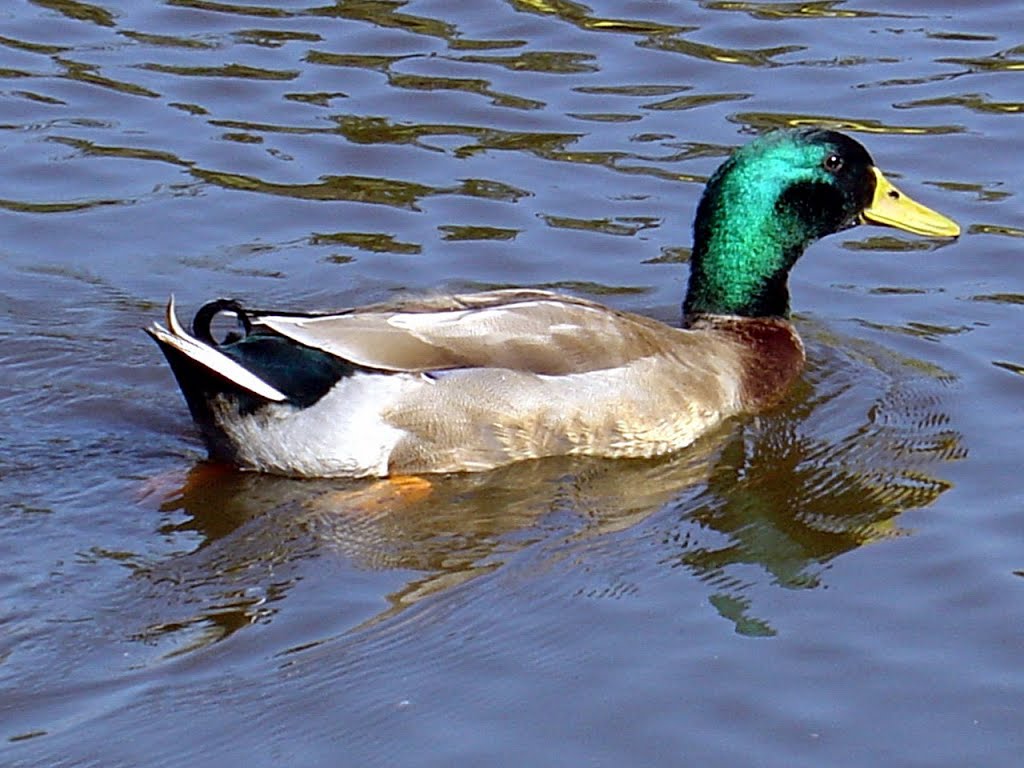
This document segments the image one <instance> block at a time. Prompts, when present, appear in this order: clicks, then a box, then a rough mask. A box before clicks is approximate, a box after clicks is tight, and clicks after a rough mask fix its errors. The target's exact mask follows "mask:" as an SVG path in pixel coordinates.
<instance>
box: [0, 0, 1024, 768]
mask: <svg viewBox="0 0 1024 768" xmlns="http://www.w3.org/2000/svg"><path fill="white" fill-rule="evenodd" d="M1022 25H1024V12H1022V10H1021V9H1020V7H1019V6H1017V5H1016V4H1013V3H1010V2H1007V1H1006V0H1003V1H1002V2H979V3H973V4H963V3H953V2H933V1H925V0H919V1H917V2H904V3H888V4H882V3H879V2H877V0H863V1H862V2H841V1H837V0H832V1H829V2H804V3H800V2H792V3H791V2H781V3H756V2H717V1H715V2H711V1H710V0H705V1H704V2H700V3H694V2H678V3H666V2H655V1H654V0H639V1H636V2H635V1H633V0H608V1H607V2H600V3H591V4H590V5H584V4H582V3H578V2H570V1H568V0H507V2H489V1H488V2H476V3H456V2H450V1H445V0H422V1H420V2H416V1H413V2H398V1H388V0H352V1H346V0H336V2H334V3H329V2H326V3H323V4H321V5H316V4H308V3H306V2H303V1H302V0H294V1H293V2H286V1H285V0H280V1H279V2H270V1H269V0H268V1H267V2H258V1H254V2H240V3H230V2H205V1H204V0H165V1H164V2H156V1H155V0H150V1H149V2H128V0H119V1H116V0H103V1H102V2H98V3H86V2H76V1H75V0H31V1H25V0H17V1H16V2H13V3H8V4H7V5H6V6H5V7H4V8H3V9H2V10H0V82H2V92H0V145H2V148H3V152H2V153H0V168H2V177H0V178H2V179H3V181H2V182H0V187H2V189H0V232H2V236H3V239H2V241H0V360H2V368H0V402H2V404H3V408H2V412H0V434H2V435H3V438H2V440H3V442H2V447H3V451H2V452H0V478H2V482H0V500H2V503H0V558H2V562H3V563H4V567H3V569H2V571H0V606H2V614H0V615H2V619H0V621H2V622H3V628H4V632H3V635H2V638H0V690H2V696H0V740H2V741H0V762H2V763H3V764H4V765H10V766H40V765H68V766H70V765H74V766H80V765H81V766H84V765H97V766H99V765H102V766H136V765H160V766H177V765H182V766H185V765H187V766H204V765H211V766H212V765H224V764H234V763H235V762H238V761H239V760H244V762H245V763H246V764H247V765H250V766H264V765H265V766H278V765H289V766H315V765H325V766H326V765H331V766H333V765H360V766H369V765H381V766H384V765H387V766H393V765H403V766H412V765H416V766H421V765H422V766H427V765H437V766H450V765H454V764H460V765H505V764H523V765H594V766H598V765H609V766H611V765H614V766H629V765H644V766H678V765H691V764H693V765H703V766H740V765H758V766H824V765H828V766H851V767H853V766H858V767H859V766H865V765H885V766H929V768H932V767H934V766H951V767H952V766H957V767H958V768H962V766H967V765H978V766H981V765H983V766H987V767H991V766H1016V765H1019V764H1020V754H1021V751H1022V749H1024V728H1022V726H1021V722H1022V721H1021V711H1022V708H1024V665H1022V663H1021V651H1022V647H1024V642H1022V626H1024V622H1022V619H1024V583H1022V579H1021V575H1022V574H1024V570H1022V569H1024V554H1022V545H1024V518H1022V517H1021V516H1020V511H1021V506H1022V504H1024V492H1022V485H1021V481H1020V477H1019V476H1020V464H1021V455H1022V452H1021V448H1020V437H1019V436H1020V434H1021V428H1022V414H1021V408H1020V403H1021V398H1022V396H1024V380H1022V378H1021V375H1022V374H1024V353H1022V351H1021V344H1020V331H1019V329H1020V325H1021V311H1022V308H1024V268H1022V267H1021V266H1020V264H1021V261H1020V251H1021V248H1022V245H1024V241H1022V240H1021V238H1022V237H1024V224H1022V215H1021V214H1022V205H1021V197H1020V194H1019V192H1018V187H1019V186H1020V180H1021V178H1024V161H1022V160H1021V152H1020V139H1019V137H1020V135H1021V123H1020V121H1021V119H1022V118H1021V112H1022V111H1024V102H1022V101H1021V77H1022V72H1024V46H1021V44H1020V39H1019V36H1018V34H1017V32H1015V31H1014V30H1019V29H1020V28H1022ZM807 124H813V125H826V126H831V127H839V128H841V129H843V130H847V131H849V132H851V133H853V134H854V135H856V136H857V137H858V138H860V139H861V140H862V141H863V142H864V143H865V144H867V145H868V147H869V149H870V150H871V151H872V152H873V154H874V156H875V158H876V160H877V161H878V163H879V165H880V166H881V167H883V168H884V169H885V170H886V172H887V173H888V174H890V175H891V176H894V177H896V178H899V179H900V182H899V183H900V185H901V186H902V187H904V188H905V189H906V190H907V191H908V192H910V193H911V194H912V195H913V196H914V197H916V198H919V199H921V200H922V201H923V202H925V203H927V204H929V205H932V206H934V207H936V208H938V209H940V210H942V211H943V212H945V213H948V214H950V215H952V216H953V217H954V218H956V219H957V220H958V221H960V223H961V224H962V225H963V227H964V233H965V234H964V236H963V237H962V238H961V239H960V240H959V241H957V242H956V243H952V244H940V243H938V242H937V241H929V240H927V239H921V238H915V237H912V236H909V235H908V236H903V235H901V234H896V233H894V232H893V231H891V230H887V231H883V230H875V229H869V228H862V229H858V230H853V231H850V232H847V233H844V234H842V235H839V236H835V237H832V238H831V239H829V240H827V241H825V242H823V243H820V244H818V245H817V246H815V247H814V248H813V249H812V250H811V252H810V253H809V254H808V256H807V258H806V259H805V260H804V261H803V262H801V264H800V265H799V266H798V268H797V270H796V273H795V274H794V278H793V294H794V305H795V307H796V309H797V312H798V325H799V328H800V330H801V333H802V334H803V336H804V338H805V340H806V342H807V346H808V353H809V368H808V371H807V373H806V375H805V376H804V377H803V379H802V380H801V382H800V383H799V385H798V386H797V387H796V388H795V390H794V391H793V392H792V393H791V396H790V397H789V399H788V400H787V402H786V403H785V404H784V405H783V407H781V408H779V409H778V410H777V411H775V412H773V413H771V414H768V415H767V416H764V417H761V418H759V419H749V420H746V421H740V422H736V423H732V424H729V425H727V426H726V427H725V428H723V429H722V430H720V431H719V432H717V433H715V434H713V435H709V436H708V437H707V439H705V440H704V441H702V443H701V444H700V445H698V446H697V447H695V449H694V450H692V451H690V452H688V453H687V454H686V455H683V456H680V457H676V458H674V459H672V460H666V461H661V462H656V463H629V462H625V463H618V464H616V463H605V462H567V461H550V462H540V463H536V464H528V465H523V466H516V467H511V468H508V469H505V470H502V471H498V472H494V473H491V474H487V475H479V476H472V477H452V478H446V479H440V480H438V481H437V482H436V484H435V486H434V487H433V488H432V489H431V490H430V491H429V492H426V491H424V489H423V488H422V487H420V486H418V485H415V484H409V485H405V486H400V487H397V488H396V487H393V486H389V485H381V484H375V483H339V482H299V481H292V480H285V479H280V478H269V477H260V476H255V475H246V474H237V473H233V472H230V471H224V470H222V469H218V468H216V467H209V466H207V465H205V464H203V463H202V462H201V460H200V459H201V456H202V450H201V446H200V443H199V441H198V438H197V436H196V434H195V432H194V431H193V428H192V426H191V422H190V419H189V417H188V413H187V410H186V408H185V406H184V403H183V401H182V399H181V397H180V395H179V394H178V392H177V389H176V387H175V385H174V383H173V380H172V378H171V376H170V373H169V372H168V370H167V369H166V367H165V365H164V363H163V360H162V358H161V357H160V354H159V352H158V350H157V349H156V348H155V347H154V346H153V345H152V343H151V342H150V341H149V340H148V339H147V338H146V337H145V336H144V335H143V334H142V333H141V332H140V331H139V328H140V327H141V326H143V325H146V324H148V323H149V322H150V321H151V320H153V319H154V318H156V317H157V316H158V315H159V312H160V307H161V305H162V303H163V302H164V301H165V300H166V297H167V296H168V294H170V293H171V292H174V293H175V294H176V296H177V299H178V301H179V303H180V304H181V305H183V306H184V307H185V309H186V311H188V310H189V309H191V308H194V307H195V306H197V305H198V303H200V302H201V301H204V300H206V299H208V298H211V297H213V296H218V295H231V296H236V297H240V298H243V299H247V300H249V301H251V302H253V303H258V304H260V305H280V304H284V305H288V306H294V307H296V308H318V307H319V308H324V307H333V306H345V305H350V304H352V303H358V302H364V301H369V300H375V299H381V298H385V297H388V296H390V295H393V294H394V293H396V292H400V291H407V290H412V291H416V290H419V291H423V290H445V289H459V288H467V287H491V286H505V285H520V286H548V287H556V288H559V289H562V290H566V291H571V292H575V293H577V294H580V295H584V296H591V297H593V296H597V297H599V298H600V299H601V300H603V301H605V302H607V303H610V304H612V305H614V306H617V307H622V308H626V309H630V310H636V311H641V312H645V313H648V314H652V315H655V316H657V317H660V318H663V319H665V320H667V321H672V320H674V319H675V318H676V317H677V316H678V303H679V300H680V298H681V296H682V292H683V288H684V285H685V278H686V266H685V261H686V258H687V255H688V246H689V241H690V236H689V223H690V219H691V216H692V214H693V209H694V207H695V204H696V200H697V197H698V195H699V194H700V191H701V183H702V181H703V179H704V178H706V176H707V174H709V173H710V172H711V171H712V170H713V169H714V167H715V166H716V165H717V164H718V163H719V162H720V161H721V159H722V157H723V156H724V155H725V154H726V153H727V152H728V151H729V149H730V148H731V147H733V146H735V145H737V144H739V143H742V142H744V141H746V140H747V139H748V138H749V136H750V135H752V134H753V133H756V132H758V131H761V130H764V129H767V128H770V127H773V126H784V125H807Z"/></svg>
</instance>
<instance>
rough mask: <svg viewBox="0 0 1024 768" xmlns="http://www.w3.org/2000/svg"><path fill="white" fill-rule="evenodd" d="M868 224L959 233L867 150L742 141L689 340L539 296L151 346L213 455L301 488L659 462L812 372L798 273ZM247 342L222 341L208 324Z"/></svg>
mask: <svg viewBox="0 0 1024 768" xmlns="http://www.w3.org/2000/svg"><path fill="white" fill-rule="evenodd" d="M862 222H871V223H874V224H881V225H886V226H891V227H898V228H900V229H904V230H907V231H909V232H914V233H917V234H921V235H927V236H934V237H956V236H957V235H959V233H960V229H959V227H958V226H957V224H956V223H955V222H953V221H952V220H950V219H948V218H946V217H945V216H943V215H941V214H939V213H937V212H935V211H932V210H930V209H928V208H926V207H924V206H923V205H920V204H919V203H916V202H914V201H913V200H911V199H910V198H909V197H907V196H906V195H904V194H903V193H902V192H900V191H899V190H897V189H896V188H895V187H894V186H893V185H892V184H891V183H890V182H889V181H888V180H887V179H886V178H885V177H884V176H883V175H882V173H881V171H879V170H878V168H877V167H876V166H875V165H874V162H873V161H872V159H871V156H870V155H869V154H868V152H867V150H866V149H865V148H864V147H863V146H862V145H861V144H859V143H858V142H857V141H855V140H853V139H851V138H850V137H848V136H845V135H843V134H840V133H836V132H833V131H827V130H796V131H776V132H773V133H770V134H767V135H765V136H762V137H760V138H758V139H755V140H754V141H752V142H750V143H749V144H747V145H746V146H743V147H741V148H740V149H738V150H737V151H736V152H734V153H733V154H732V156H731V157H730V158H729V159H728V160H726V161H725V162H724V163H723V164H722V166H721V167H720V168H719V169H718V170H717V171H716V172H715V173H714V175H713V176H712V177H711V179H710V181H709V182H708V184H707V187H706V189H705V191H704V194H703V196H702V197H701V200H700V203H699V205H698V206H697V214H696V219H695V222H694V226H693V252H692V257H691V260H690V275H689V284H688V286H687V292H686V298H685V301H684V303H683V320H682V324H681V327H671V326H668V325H665V324H663V323H660V322H657V321H655V320H652V319H649V318H647V317H642V316H640V315H636V314H631V313H628V312H621V311H618V310H615V309H611V308H609V307H606V306H602V305H601V304H598V303H595V302H593V301H588V300H586V299H582V298H576V297H572V296H564V295H560V294H557V293H551V292H548V291H541V290H495V291H485V292H482V293H472V294H464V295H453V296H444V297H430V298H423V299H405V300H401V301H398V302H392V303H385V304H374V305H370V306H363V307H357V308H355V309H347V310H344V311H340V312H331V313H305V312H280V311H267V310H256V309H250V308H247V307H245V306H243V305H241V304H240V303H238V302H236V301H231V300H225V299H220V300H217V301H214V302H211V303H208V304H206V305H205V306H203V307H202V308H201V309H200V310H199V311H198V312H197V314H196V316H195V319H194V320H193V322H192V332H191V333H189V332H187V331H186V330H185V329H184V328H183V327H182V326H181V325H180V323H179V322H178V320H177V318H176V316H175V308H174V302H173V297H172V299H171V302H170V303H169V304H168V307H167V319H166V323H167V327H166V328H165V327H163V326H161V325H159V324H156V323H154V324H153V325H152V326H150V327H149V328H147V329H146V330H147V332H148V333H149V334H150V335H151V336H152V337H153V338H154V339H155V340H156V342H157V343H158V344H159V345H160V348H161V349H162V350H163V353H164V355H165V356H166V357H167V360H168V362H169V363H170V366H171V369H172V371H173V372H174V375H175V377H176V378H177V380H178V384H179V385H180V387H181V389H182V392H183V393H184V395H185V400H186V401H187V403H188V406H189V409H190V410H191V412H192V416H193V418H194V419H195V421H196V423H197V424H198V426H199V428H200V430H201V432H202V436H203V438H204V440H205V442H206V444H207V447H208V449H209V453H210V456H211V458H213V459H216V460H226V461H229V462H233V463H235V464H236V465H238V466H240V467H243V468H247V469H253V470H260V471H265V472H273V473H278V474H286V475H297V476H318V477H325V476H344V477H362V476H387V475H392V474H403V475H407V474H421V473H435V472H463V471H480V470H487V469H491V468H494V467H497V466H500V465H503V464H507V463H510V462H514V461H519V460H524V459H535V458H540V457H547V456H556V455H584V456H601V457H609V458H641V457H654V456H658V455H661V454H666V453H669V452H672V451H677V450H679V449H681V448H684V447H686V446H687V445H689V444H691V443H692V442H693V441H694V440H695V439H696V438H697V437H698V436H700V435H701V434H702V433H704V432H706V431H707V430H709V429H710V428H712V427H714V426H715V425H716V424H719V423H720V422H722V421H723V420H724V419H727V418H729V417H732V416H734V415H737V414H741V413H756V412H758V411H763V410H764V409H766V408H769V407H771V406H772V405H773V404H776V403H777V402H778V401H779V400H780V399H781V398H782V396H783V395H784V394H785V392H786V390H787V388H788V387H789V386H790V384H791V383H792V382H793V380H794V379H795V378H796V377H797V376H798V375H799V374H800V371H801V369H802V367H803V364H804V349H803V344H802V343H801V341H800V337H799V336H798V335H797V332H796V330H795V329H794V327H793V325H792V324H791V323H790V321H789V319H788V318H789V290H788V287H787V279H788V276H789V272H790V269H791V268H792V267H793V265H794V263H795V262H796V260H797V259H798V258H799V257H800V255H801V254H802V253H803V252H804V249H805V248H806V247H807V246H808V244H810V243H812V242H813V241H815V240H817V239H819V238H821V237H824V236H825V235H828V234H830V233H833V232H836V231H839V230H841V229H845V228H847V227H851V226H853V225H855V224H858V223H862ZM220 313H228V314H231V313H233V314H234V315H235V316H236V317H237V321H238V324H239V331H238V332H233V333H231V334H229V335H228V337H227V338H225V339H223V340H221V341H217V340H215V338H214V336H213V333H212V332H211V321H212V320H213V318H214V317H215V316H216V315H218V314H220Z"/></svg>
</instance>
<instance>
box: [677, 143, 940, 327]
mask: <svg viewBox="0 0 1024 768" xmlns="http://www.w3.org/2000/svg"><path fill="white" fill-rule="evenodd" d="M864 221H870V222H873V223H876V224H885V225H887V226H893V227H899V228H901V229H905V230H908V231H910V232H916V233H918V234H925V235H934V236H940V237H956V236H957V235H958V234H960V228H959V227H958V226H957V225H956V224H955V223H954V222H953V221H951V220H950V219H947V218H946V217H945V216H942V215H941V214H939V213H936V212H935V211H932V210H930V209H928V208H925V207H924V206H922V205H920V204H918V203H915V202H914V201H913V200H911V199H910V198H908V197H907V196H906V195H904V194H903V193H902V192H900V191H899V190H897V189H896V188H895V187H893V186H892V184H890V183H889V182H888V181H887V180H886V178H885V177H884V176H883V175H882V174H881V172H880V171H879V170H878V169H877V168H876V167H875V165H874V161H873V160H872V159H871V155H869V154H868V151H867V150H866V149H864V147H863V146H861V145H860V144H859V143H858V142H856V141H854V140H853V139H851V138H850V137H849V136H844V135H843V134H841V133H836V132H835V131H826V130H817V129H810V130H799V131H775V132H773V133H769V134H767V135H765V136H762V137H760V138H758V139H756V140H754V141H752V142H751V143H749V144H747V145H746V146H744V147H741V148H740V149H738V150H737V151H736V152H735V153H734V154H733V155H732V157H730V158H729V159H728V160H726V161H725V163H723V164H722V166H721V167H719V169H718V170H717V171H715V173H714V175H713V176H712V177H711V180H710V181H708V185H707V188H706V189H705V190H704V195H703V197H701V200H700V204H699V205H698V206H697V216H696V218H695V220H694V224H693V256H692V258H691V261H690V283H689V287H688V289H687V294H686V301H685V303H684V304H683V311H684V314H685V315H686V316H688V317H692V316H694V315H701V314H715V315H740V316H745V317H784V316H786V315H788V314H789V289H788V287H787V282H788V279H789V271H790V269H792V267H793V264H795V263H796V260H797V259H798V258H800V255H801V254H802V253H803V252H804V249H805V248H806V247H807V246H808V245H810V244H811V243H812V242H814V241H815V240H817V239H819V238H821V237H824V236H825V235H829V234H831V233H833V232H838V231H839V230H841V229H845V228H846V227H850V226H853V225H854V224H858V223H861V222H864Z"/></svg>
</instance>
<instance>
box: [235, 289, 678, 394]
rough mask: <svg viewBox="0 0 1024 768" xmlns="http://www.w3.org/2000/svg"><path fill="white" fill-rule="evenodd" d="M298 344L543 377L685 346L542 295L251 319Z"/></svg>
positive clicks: (377, 360) (387, 364)
mask: <svg viewBox="0 0 1024 768" xmlns="http://www.w3.org/2000/svg"><path fill="white" fill-rule="evenodd" d="M253 319H254V321H255V322H257V323H259V324H261V325H263V326H266V327H267V328H269V329H270V330H271V331H273V332H275V333H279V334H281V335H282V336H285V337H287V338H290V339H292V340H294V341H296V342H298V343H300V344H304V345H306V346H310V347H313V348H316V349H320V350H323V351H325V352H327V353H329V354H332V355H336V356H338V357H341V358H344V359H345V360H348V361H350V362H353V363H355V364H357V365H360V366H365V367H368V368H377V369H380V370H386V371H409V372H424V371H441V370H450V369H453V368H485V367H487V368H510V369H513V370H520V371H530V372H533V373H539V374H547V375H564V374H571V373H584V372H587V371H594V370H602V369H607V368H616V367H621V366H623V365H626V364H628V363H630V362H632V361H634V360H637V359H639V358H642V357H648V356H650V355H652V354H659V353H660V354H665V353H666V352H670V351H672V350H674V351H676V352H678V349H679V347H680V346H688V345H687V341H688V339H689V337H690V334H688V333H687V332H686V331H683V330H681V329H673V328H671V327H669V326H666V325H664V324H662V323H658V322H657V321H654V320H649V319H647V318H644V317H640V316H638V315H633V314H629V313H624V312H618V311H616V310H612V309H609V308H607V307H603V306H601V305H599V304H596V303H594V302H590V301H586V300H584V299H577V298H573V297H568V296H560V295H558V294H554V293H549V292H546V291H489V292H484V293H477V294H470V295H462V296H459V295H456V296H452V297H447V299H442V298H440V297H434V298H431V299H427V300H424V301H422V302H410V301H405V302H401V303H399V304H396V305H376V306H371V307H363V308H360V309H356V310H351V311H348V312H343V313H340V314H334V315H315V316H298V315H274V314H266V315H263V314H261V315H258V316H256V317H254V318H253Z"/></svg>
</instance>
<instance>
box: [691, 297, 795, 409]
mask: <svg viewBox="0 0 1024 768" xmlns="http://www.w3.org/2000/svg"><path fill="white" fill-rule="evenodd" d="M690 327H691V328H708V329H709V330H710V329H714V330H716V331H719V332H721V333H725V334H728V335H729V336H731V337H733V338H734V339H735V341H736V342H737V343H738V345H739V347H740V349H741V350H742V354H743V364H742V374H741V376H742V378H741V397H742V399H743V409H744V410H747V411H760V410H763V409H765V408H768V407H770V406H772V405H775V404H776V403H778V402H779V401H780V400H781V399H782V398H783V397H784V396H785V394H786V392H787V391H788V390H789V387H790V385H791V384H792V383H793V381H794V380H795V379H796V377H797V376H799V375H800V372H801V371H802V370H803V367H804V360H805V357H804V345H803V342H802V341H801V340H800V336H799V335H798V334H797V332H796V329H795V328H793V326H792V324H791V323H790V322H789V321H788V320H784V319H782V318H772V317H764V318H749V317H723V316H704V317H701V318H699V319H696V320H694V321H692V322H691V323H690Z"/></svg>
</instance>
